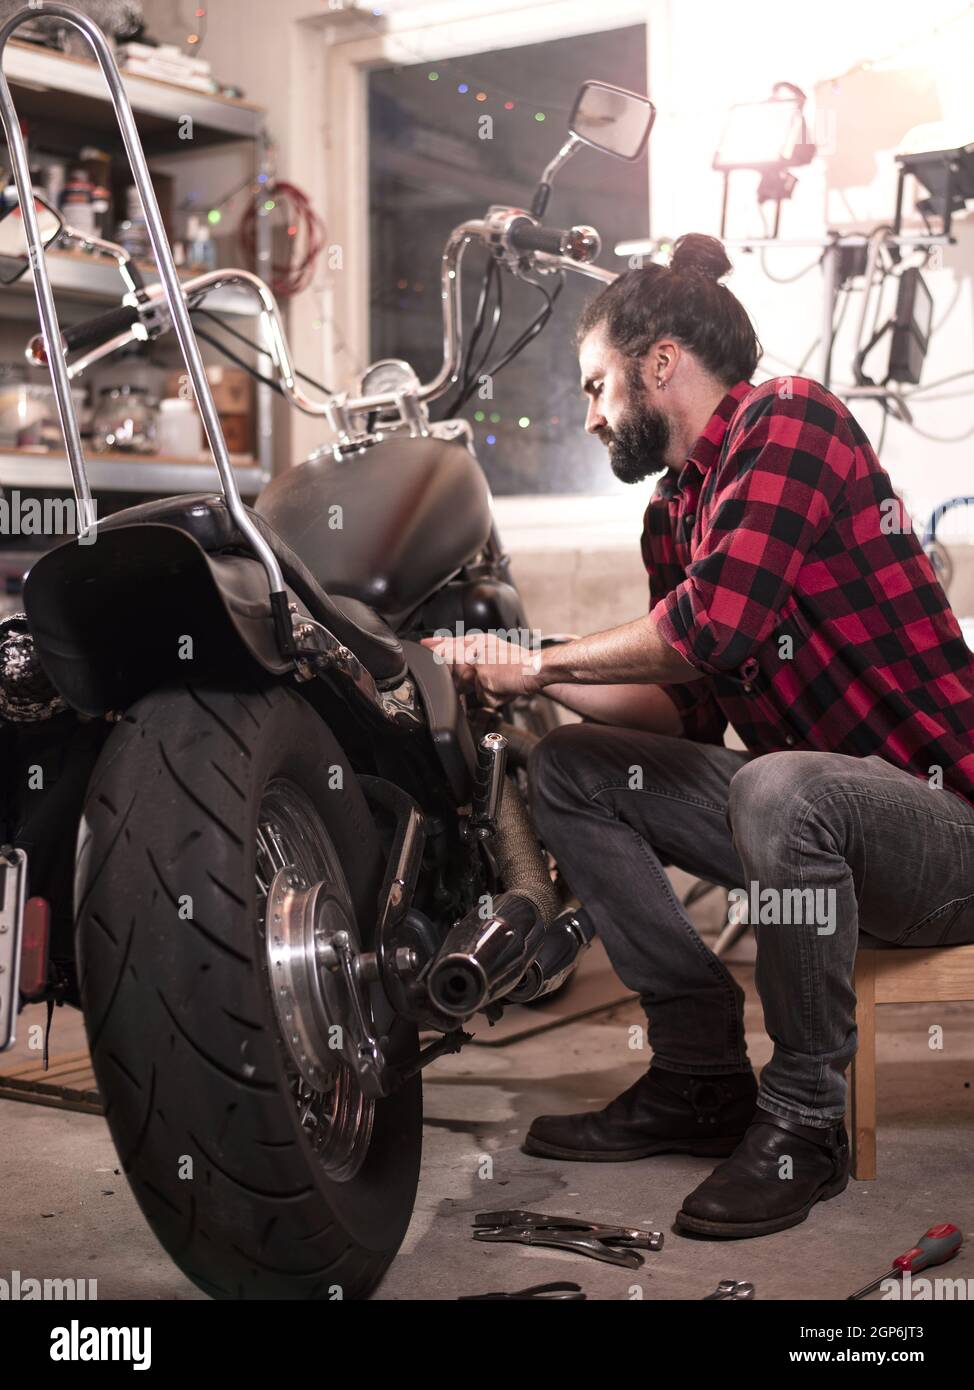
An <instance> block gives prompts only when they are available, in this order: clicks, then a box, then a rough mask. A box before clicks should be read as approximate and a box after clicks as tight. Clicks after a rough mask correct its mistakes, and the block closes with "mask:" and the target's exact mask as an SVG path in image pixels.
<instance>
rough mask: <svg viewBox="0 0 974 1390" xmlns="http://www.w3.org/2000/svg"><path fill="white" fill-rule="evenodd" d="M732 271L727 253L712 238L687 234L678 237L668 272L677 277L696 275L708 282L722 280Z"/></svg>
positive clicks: (714, 238) (696, 233)
mask: <svg viewBox="0 0 974 1390" xmlns="http://www.w3.org/2000/svg"><path fill="white" fill-rule="evenodd" d="M731 269H732V267H731V263H730V261H729V260H728V259H727V252H726V251H725V250H724V248H723V246H722V244H721V243H720V242H719V241H718V240H717V238H716V237H713V236H703V235H702V234H701V233H700V232H688V233H687V235H686V236H681V237H678V238H677V240H676V241H675V242H674V244H673V251H672V253H671V255H670V270H674V271H676V273H677V275H686V274H697V275H703V276H705V277H706V278H707V279H708V280H714V281H717V280H722V279H723V277H724V276H725V275H726V274H727V273H728V272H729V271H730V270H731Z"/></svg>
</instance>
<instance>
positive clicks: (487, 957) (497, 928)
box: [426, 893, 545, 1019]
mask: <svg viewBox="0 0 974 1390" xmlns="http://www.w3.org/2000/svg"><path fill="white" fill-rule="evenodd" d="M544 934H545V923H544V920H543V918H542V916H541V914H540V913H539V912H538V909H537V907H536V906H535V904H534V903H533V902H531V900H530V899H529V898H525V897H523V896H522V895H521V894H520V893H502V894H501V895H500V897H498V898H496V899H495V900H494V903H493V911H492V912H491V913H490V915H489V916H488V917H486V918H485V917H483V916H481V909H480V908H475V909H474V910H473V911H472V912H468V913H467V915H466V917H464V918H462V919H461V920H460V921H459V922H457V924H456V926H455V927H453V929H452V930H451V931H450V933H449V935H448V936H447V938H446V940H445V941H444V943H443V946H442V949H441V950H440V952H439V954H438V955H437V957H436V960H435V961H434V962H433V964H432V965H431V966H430V970H429V974H428V975H427V978H426V987H427V989H428V991H429V996H430V999H431V1000H432V1001H433V1003H434V1005H435V1006H436V1008H437V1009H439V1010H440V1012H441V1013H444V1014H446V1015H448V1016H449V1017H450V1018H463V1019H465V1018H469V1017H470V1016H471V1015H472V1014H475V1013H477V1011H478V1010H479V1009H482V1008H484V1007H485V1006H486V1005H487V1004H489V1003H491V1001H492V1000H494V999H498V998H500V996H501V995H502V994H504V993H505V992H506V991H507V990H509V989H510V988H511V986H512V985H514V984H517V982H518V980H519V979H520V978H521V976H522V975H523V974H524V972H525V970H526V969H527V967H528V966H529V965H530V963H531V961H532V960H533V958H534V956H535V955H536V954H537V951H538V948H539V946H540V945H541V942H542V941H543V940H544Z"/></svg>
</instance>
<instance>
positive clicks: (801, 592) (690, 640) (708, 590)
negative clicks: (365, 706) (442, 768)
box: [434, 236, 974, 1237]
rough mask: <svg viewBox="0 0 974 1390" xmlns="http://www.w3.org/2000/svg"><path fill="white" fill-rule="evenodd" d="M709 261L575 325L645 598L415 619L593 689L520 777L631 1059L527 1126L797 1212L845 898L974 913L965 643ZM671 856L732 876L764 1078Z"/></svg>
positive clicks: (731, 1225) (494, 684)
mask: <svg viewBox="0 0 974 1390" xmlns="http://www.w3.org/2000/svg"><path fill="white" fill-rule="evenodd" d="M729 270H730V264H729V262H728V260H727V258H726V255H725V254H724V250H723V247H722V246H721V245H720V243H719V242H717V241H715V240H713V239H712V238H710V237H702V236H687V237H683V238H681V239H680V240H679V241H678V242H677V243H676V246H675V248H674V253H673V257H672V260H671V262H670V265H669V266H668V267H664V266H661V265H651V266H648V267H647V268H645V269H643V270H638V271H631V272H629V273H628V274H625V275H623V276H621V277H620V278H619V279H618V280H616V281H615V282H614V283H613V284H612V285H610V286H609V287H608V288H607V289H605V290H604V291H602V293H601V294H600V295H599V296H598V297H597V298H596V299H595V300H594V302H593V303H592V304H590V305H589V306H588V308H587V309H586V311H585V313H584V315H583V317H582V321H581V324H580V326H579V331H578V348H579V362H580V366H581V376H582V388H583V390H584V391H585V393H586V395H587V397H588V402H589V404H588V416H587V419H586V429H587V430H588V431H589V432H590V433H592V434H595V435H597V436H598V438H599V439H601V440H602V442H603V443H604V444H605V445H606V447H607V448H608V451H609V457H610V460H611V464H612V468H613V471H614V472H615V473H616V475H617V476H618V477H619V478H621V479H622V480H623V481H624V482H627V483H639V482H641V481H642V480H643V479H644V478H646V477H648V476H649V475H651V474H659V473H662V477H661V478H660V480H659V481H658V483H657V486H656V489H655V491H654V493H653V495H652V498H651V500H650V502H649V506H648V509H647V511H646V516H645V522H644V530H643V538H642V552H643V557H644V560H645V563H646V567H647V570H648V572H649V591H650V608H649V613H648V614H646V615H644V616H643V617H640V618H637V619H636V620H635V621H633V622H629V623H624V624H623V625H622V626H620V627H616V628H613V629H611V630H610V631H608V632H601V633H597V634H595V635H593V636H590V637H584V638H581V639H579V640H576V641H572V642H568V643H565V644H563V645H561V646H556V647H551V648H546V649H545V650H544V651H543V652H542V653H541V654H540V657H539V656H537V655H532V654H530V653H526V652H523V651H521V650H520V649H517V648H510V647H506V646H505V645H504V644H501V643H500V642H499V641H495V642H494V645H493V646H491V645H490V643H489V642H486V643H485V642H484V641H483V640H481V641H480V642H479V643H478V642H475V641H473V640H471V639H468V640H467V641H466V642H461V641H452V642H451V641H447V642H445V643H444V642H439V643H434V645H435V646H437V647H438V649H439V650H440V652H441V654H442V656H443V658H444V659H446V660H450V661H452V662H453V663H454V664H455V666H456V676H457V679H458V681H459V682H460V683H461V685H465V686H467V687H472V688H475V689H476V690H477V691H479V693H480V694H481V696H482V697H483V698H484V699H486V700H487V702H488V703H498V702H501V701H504V700H505V699H509V698H510V696H511V695H513V694H520V693H533V692H537V691H544V692H545V693H547V694H549V695H551V696H553V697H555V698H556V699H558V700H560V701H562V702H563V703H564V704H567V705H569V706H571V707H572V708H574V709H575V710H577V711H578V712H580V713H583V714H585V715H587V716H588V719H587V721H586V722H584V723H580V724H571V725H566V726H564V727H561V728H559V729H556V730H555V731H554V732H553V733H551V734H549V735H548V737H546V738H545V739H543V740H542V742H541V743H540V744H539V745H538V747H537V748H536V750H535V752H534V755H533V758H532V764H531V769H530V772H531V783H532V809H533V814H534V818H535V822H536V824H537V826H538V829H539V831H540V833H541V835H542V837H543V839H544V841H545V843H546V845H547V846H548V848H549V849H550V850H551V852H552V853H553V854H554V855H555V857H556V859H557V861H558V864H559V866H560V868H561V871H562V872H563V874H564V876H565V878H566V879H567V881H568V883H569V884H570V886H571V888H572V889H573V890H574V892H575V893H576V894H577V895H578V896H579V898H580V899H581V901H582V903H583V904H584V906H585V908H586V910H587V912H588V914H589V916H590V917H591V918H592V920H593V922H594V923H595V926H596V928H597V930H598V932H599V935H600V936H601V938H602V940H603V942H604V944H605V948H606V950H607V952H608V954H609V957H610V959H611V960H612V963H613V965H614V967H615V969H616V970H617V972H618V974H619V976H620V977H621V979H622V980H623V981H624V982H625V983H626V984H627V985H628V986H629V987H630V988H631V989H633V990H635V991H636V992H637V993H638V995H639V997H640V1000H641V1002H642V1004H643V1006H644V1008H645V1010H646V1014H647V1018H648V1021H649V1041H650V1044H651V1046H652V1053H653V1058H652V1064H651V1066H650V1068H649V1070H648V1072H647V1073H646V1074H645V1075H644V1076H642V1077H640V1078H639V1079H638V1080H637V1081H636V1082H635V1084H634V1085H632V1086H630V1087H629V1089H628V1090H626V1091H625V1092H624V1093H623V1094H622V1095H621V1096H619V1097H617V1098H616V1099H615V1100H613V1101H612V1102H611V1103H610V1104H609V1105H608V1106H606V1107H605V1108H604V1109H602V1110H600V1111H597V1112H595V1113H586V1114H578V1115H560V1116H555V1115H543V1116H541V1117H539V1118H538V1119H536V1120H535V1121H534V1123H533V1124H532V1125H531V1128H530V1131H529V1133H528V1136H527V1139H526V1141H525V1148H526V1149H527V1151H528V1152H529V1153H532V1154H538V1155H541V1156H544V1157H550V1158H558V1159H577V1160H583V1161H587V1162H617V1161H620V1160H627V1159H638V1158H645V1157H648V1156H650V1155H655V1154H661V1153H689V1154H696V1155H700V1156H712V1157H722V1158H724V1162H722V1163H721V1164H720V1165H719V1166H718V1167H717V1168H716V1169H715V1171H714V1172H713V1173H712V1174H711V1175H710V1176H709V1177H708V1178H707V1179H705V1181H704V1182H703V1183H701V1184H700V1185H699V1186H698V1187H697V1188H696V1190H695V1191H693V1192H692V1193H691V1194H690V1195H689V1196H688V1197H686V1198H685V1199H684V1202H683V1206H682V1210H681V1211H680V1212H679V1214H678V1216H677V1229H678V1230H681V1231H683V1232H692V1233H696V1234H702V1235H709V1236H712V1237H742V1236H751V1235H763V1234H766V1233H768V1232H771V1231H777V1230H782V1229H784V1228H785V1227H788V1226H793V1225H796V1224H797V1223H798V1222H800V1221H803V1220H804V1219H805V1217H806V1216H807V1215H808V1213H809V1211H810V1210H811V1208H812V1207H813V1206H814V1204H815V1203H816V1202H818V1201H821V1200H823V1199H827V1198H830V1197H834V1196H836V1195H837V1194H838V1193H840V1192H841V1191H842V1190H843V1188H844V1187H845V1186H846V1183H847V1181H848V1166H849V1159H848V1140H847V1136H846V1133H845V1130H844V1127H843V1123H842V1120H843V1114H844V1110H845V1100H846V1082H845V1071H846V1068H847V1067H848V1064H849V1062H850V1060H851V1058H852V1056H853V1054H854V1052H855V1048H856V1029H855V996H854V993H853V989H852V971H853V965H854V961H855V954H856V947H857V942H858V937H859V931H860V928H861V929H862V930H864V931H865V932H867V933H868V934H869V935H871V936H873V937H880V938H883V940H884V941H885V943H887V944H889V945H891V946H927V945H931V946H932V945H941V944H948V943H950V944H953V943H959V942H972V941H974V742H972V730H974V662H972V656H971V653H970V652H969V651H968V649H967V647H966V646H965V643H964V640H963V638H962V637H961V633H960V630H959V627H958V624H957V622H956V620H955V618H954V615H953V613H952V612H951V610H950V607H949V605H948V603H947V599H946V597H945V595H944V592H943V590H942V588H941V586H940V584H939V583H938V581H937V579H936V576H935V575H934V573H933V570H932V568H931V566H930V564H929V562H928V560H927V558H926V556H925V555H924V553H923V551H922V548H921V547H920V545H919V543H918V541H917V539H916V536H915V535H914V533H913V530H912V527H911V526H910V524H909V521H908V519H907V518H905V516H904V514H903V512H902V509H901V507H900V504H899V501H898V499H897V498H896V496H895V494H894V492H893V488H892V485H891V483H890V480H889V478H888V476H887V474H886V473H885V472H884V470H883V468H882V466H881V465H880V463H879V460H878V459H877V457H876V455H875V454H874V452H873V450H872V449H871V448H870V446H869V443H868V441H867V439H866V437H865V435H864V434H863V432H862V430H861V429H860V427H859V426H858V424H857V423H856V421H855V420H854V419H853V418H852V416H851V415H850V414H849V412H848V411H847V410H846V408H845V407H844V405H843V404H842V403H841V402H840V401H839V400H837V399H836V398H835V397H834V396H832V395H830V393H829V392H828V391H826V390H824V389H823V388H822V387H821V386H819V385H818V384H817V383H815V382H813V381H810V380H808V379H805V378H801V377H790V378H779V379H776V380H772V381H768V382H764V383H763V384H761V385H760V386H757V387H755V386H752V385H750V384H749V383H750V380H751V377H752V376H753V375H754V372H755V370H756V367H757V363H758V358H759V347H758V343H757V339H756V337H755V334H754V329H753V327H752V325H751V323H750V320H749V319H748V316H747V314H746V312H745V310H744V308H743V306H742V305H741V304H740V303H739V301H738V300H737V299H736V298H735V297H734V296H733V294H731V292H730V291H729V290H728V289H727V288H726V287H725V286H724V285H722V284H721V283H720V280H721V279H722V278H723V276H724V275H725V274H726V273H727V272H728V271H729ZM728 724H730V725H732V726H733V728H734V729H735V730H736V732H737V734H738V735H739V737H740V740H741V742H743V744H744V751H740V750H738V749H733V748H728V747H726V746H725V745H724V734H725V731H726V728H727V725H728ZM664 865H676V866H677V867H679V868H681V869H684V870H686V871H687V872H689V873H691V874H694V875H696V876H699V877H701V878H704V879H708V880H711V881H713V882H715V883H719V884H723V885H724V886H725V887H727V888H729V889H732V890H738V891H739V892H740V891H741V890H743V893H742V896H744V901H746V902H747V903H748V904H749V907H748V920H749V922H750V924H751V925H752V926H753V927H754V929H755V934H756V939H757V967H756V975H755V983H756V986H757V990H758V993H759V995H760V998H761V1002H762V1005H763V1008H764V1017H765V1024H766V1027H767V1031H768V1033H769V1035H770V1037H771V1039H772V1041H773V1044H774V1053H773V1057H772V1060H771V1061H770V1062H769V1063H768V1065H767V1066H766V1067H765V1068H764V1070H763V1072H762V1075H761V1084H760V1089H758V1086H757V1084H756V1082H755V1079H754V1075H753V1073H752V1071H751V1067H750V1064H749V1061H748V1055H747V1049H746V1045H745V1040H744V1029H743V998H744V996H743V992H742V991H741V989H740V988H739V986H738V985H737V983H736V982H735V980H734V979H733V978H732V976H731V975H730V973H729V972H728V970H727V969H726V967H725V966H724V965H723V963H722V962H721V961H720V960H718V959H717V957H715V956H714V955H713V953H712V952H711V951H710V950H709V949H708V948H707V946H706V945H705V944H704V942H703V941H702V940H701V939H700V937H699V936H698V935H697V933H696V932H695V931H694V928H693V926H692V924H691V922H690V920H689V918H688V917H687V914H686V913H685V911H684V910H683V908H682V906H681V904H680V903H679V901H678V900H677V898H676V897H675V896H674V893H673V891H672V889H671V887H670V884H669V881H668V879H667V877H666V875H665V873H664V872H663V866H664ZM785 1179H787V1180H785Z"/></svg>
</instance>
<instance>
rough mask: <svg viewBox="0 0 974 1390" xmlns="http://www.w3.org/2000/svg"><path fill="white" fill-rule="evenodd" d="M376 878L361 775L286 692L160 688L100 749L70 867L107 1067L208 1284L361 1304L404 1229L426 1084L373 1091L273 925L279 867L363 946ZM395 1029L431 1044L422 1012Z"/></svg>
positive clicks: (171, 1231) (146, 1184)
mask: <svg viewBox="0 0 974 1390" xmlns="http://www.w3.org/2000/svg"><path fill="white" fill-rule="evenodd" d="M381 878H382V855H381V851H380V846H379V842H378V836H377V833H376V830H375V826H374V824H373V822H372V819H371V817H370V815H369V812H368V809H367V807H366V804H365V801H364V798H363V797H362V794H361V791H360V789H359V787H358V784H357V782H356V780H355V777H354V774H353V773H352V771H351V769H350V768H349V767H348V764H347V763H346V761H345V758H344V756H343V755H342V752H341V749H340V748H339V746H338V744H337V742H336V741H335V739H334V738H333V737H332V735H331V733H330V732H329V730H328V729H327V728H326V727H325V725H324V724H323V723H322V722H321V720H320V719H319V718H318V716H317V715H316V714H315V713H314V711H313V710H312V709H311V708H310V707H309V706H308V705H307V704H306V703H305V702H304V701H303V700H301V699H300V698H299V697H298V696H297V695H295V694H294V693H293V692H292V691H290V690H286V689H284V688H282V687H280V686H270V687H268V688H266V689H254V690H252V691H249V692H246V693H244V692H240V691H226V690H215V689H211V688H202V687H183V688H180V689H174V690H167V691H163V692H157V693H154V694H153V695H151V696H148V697H146V698H145V699H143V700H142V701H140V702H139V703H138V704H137V705H135V706H134V707H133V708H132V710H131V711H130V712H129V713H128V714H127V715H126V716H125V718H124V720H123V721H122V722H121V723H120V724H119V725H118V726H117V728H116V729H115V731H114V732H113V734H112V736H111V738H110V739H109V741H108V743H107V744H106V746H105V749H104V750H103V753H102V755H101V758H100V760H99V763H98V766H97V767H96V769H95V773H94V776H93V778H92V781H91V785H90V787H89V791H88V797H87V802H86V807H85V813H84V818H83V821H82V830H81V836H80V840H79V856H78V876H77V884H76V903H77V947H78V958H79V965H80V972H81V991H82V1001H83V1006H84V1010H85V1019H86V1026H87V1029H88V1036H89V1044H90V1047H91V1053H92V1059H93V1064H94V1069H95V1073H96V1076H97V1078H98V1083H99V1089H100V1091H101V1094H102V1096H103V1098H104V1101H105V1106H106V1115H107V1118H108V1123H109V1126H110V1128H111V1131H112V1136H113V1138H114V1140H115V1144H116V1147H117V1148H118V1152H119V1155H120V1158H121V1161H122V1163H123V1166H124V1169H125V1172H126V1175H127V1177H128V1180H129V1182H130V1183H131V1186H132V1188H133V1191H134V1192H135V1195H136V1198H137V1199H138V1201H139V1204H140V1206H141V1207H142V1210H143V1212H144V1213H145V1215H146V1218H147V1219H148V1221H149V1223H150V1225H151V1226H152V1228H153V1230H154V1231H155V1233H156V1235H157V1236H158V1238H159V1240H160V1241H161V1242H162V1244H163V1245H164V1246H165V1248H166V1250H167V1251H168V1252H169V1254H170V1255H171V1256H172V1258H173V1259H174V1260H175V1262H176V1263H177V1264H178V1265H179V1266H180V1268H181V1269H182V1270H183V1271H184V1272H185V1273H186V1274H187V1275H188V1276H189V1278H191V1279H192V1280H193V1281H194V1282H195V1283H196V1284H198V1285H199V1287H200V1288H202V1289H203V1290H205V1291H206V1292H207V1293H209V1294H211V1295H213V1296H215V1297H225V1298H320V1299H329V1298H331V1299H334V1298H354V1297H362V1296H364V1295H365V1294H367V1293H368V1292H369V1291H370V1289H372V1288H373V1287H374V1286H375V1284H376V1283H377V1282H378V1280H379V1279H380V1278H381V1275H382V1273H383V1271H384V1270H385V1268H386V1266H387V1265H388V1264H389V1262H390V1260H391V1259H392V1258H393V1256H394V1255H395V1252H396V1250H397V1249H398V1247H399V1244H400V1243H401V1241H402V1238H403V1235H404V1234H405V1231H406V1226H407V1224H408V1222H409V1218H410V1215H411V1212H412V1207H413V1202H414V1199H415V1193H416V1185H417V1181H418V1174H419V1160H420V1147H421V1138H422V1106H421V1086H420V1080H419V1077H418V1076H417V1077H415V1078H414V1079H413V1080H411V1081H410V1082H408V1083H407V1084H406V1085H405V1086H404V1087H403V1088H402V1089H401V1090H399V1091H398V1092H396V1093H395V1094H394V1095H392V1096H390V1097H388V1098H385V1099H381V1100H376V1101H373V1100H371V1099H369V1098H367V1097H366V1096H364V1095H363V1094H362V1092H361V1090H360V1089H359V1087H358V1085H357V1083H356V1080H355V1077H354V1075H353V1073H352V1072H351V1071H350V1070H349V1069H348V1068H347V1067H346V1066H345V1064H344V1063H343V1062H342V1061H341V1060H340V1054H339V1053H338V1052H337V1051H336V1050H335V1049H334V1047H329V1032H330V1028H329V1017H328V1016H327V1015H328V1003H329V999H328V994H327V990H325V991H321V990H319V989H318V987H317V980H316V972H314V971H313V970H307V971H306V974H305V976H304V977H302V976H301V975H300V971H299V969H298V965H299V964H300V958H301V953H300V950H299V949H297V947H298V946H299V945H300V943H296V942H295V940H294V939H293V938H289V940H288V942H287V943H285V945H286V949H285V947H282V943H281V938H280V935H279V934H276V933H275V930H274V927H273V920H274V914H275V903H276V901H277V899H276V898H275V894H276V893H279V892H280V885H281V884H282V883H284V882H286V883H289V884H292V885H297V886H300V887H303V886H306V885H311V884H316V883H321V884H322V885H323V886H322V888H321V890H319V891H321V892H323V893H324V894H325V895H326V898H327V909H328V912H329V913H331V914H334V915H336V916H339V917H341V920H342V924H343V925H345V926H347V928H348V929H349V930H350V933H351V934H352V936H353V939H354V937H355V936H356V935H357V936H358V939H359V941H360V942H361V944H363V945H365V946H366V947H367V946H369V945H371V940H370V937H371V932H372V928H373V925H374V921H375V915H376V903H377V895H378V890H379V886H380V883H381ZM269 925H270V928H271V929H270V931H269V930H268V926H269ZM311 946H312V955H311V958H312V959H313V942H312V943H311ZM382 1031H383V1032H385V1033H386V1034H387V1036H388V1039H389V1049H390V1050H391V1052H392V1054H393V1055H394V1057H395V1059H396V1060H405V1059H406V1058H407V1057H409V1056H412V1055H414V1054H415V1050H416V1032H415V1029H414V1028H412V1027H411V1026H409V1025H407V1024H405V1023H404V1022H403V1021H402V1020H396V1019H393V1018H388V1019H385V1020H383V1029H382Z"/></svg>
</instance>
